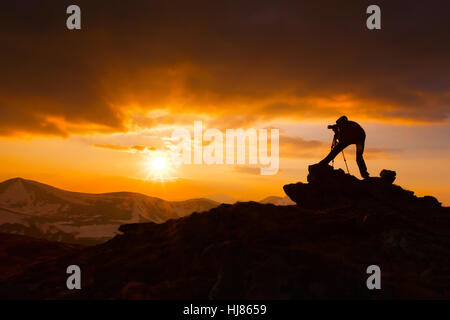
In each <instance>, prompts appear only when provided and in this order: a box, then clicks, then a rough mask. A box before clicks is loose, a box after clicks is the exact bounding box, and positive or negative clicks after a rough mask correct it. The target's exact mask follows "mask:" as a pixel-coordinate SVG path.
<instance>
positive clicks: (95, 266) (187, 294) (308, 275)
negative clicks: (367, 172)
mask: <svg viewBox="0 0 450 320" xmlns="http://www.w3.org/2000/svg"><path fill="white" fill-rule="evenodd" d="M319 178H320V179H319ZM308 180H309V181H310V182H309V183H307V184H304V183H299V184H295V185H291V186H285V190H288V194H289V195H290V197H291V198H294V199H295V200H296V201H297V203H298V205H291V206H276V205H272V204H260V203H256V202H245V203H236V204H234V205H225V204H223V205H220V206H219V207H217V208H213V209H211V210H210V211H208V212H203V213H193V214H191V215H190V216H186V217H183V218H179V219H174V220H169V221H167V222H165V223H162V224H156V223H138V224H128V225H123V226H121V227H120V231H121V232H122V234H120V235H117V236H116V237H114V238H113V239H112V240H110V241H108V242H106V243H104V244H100V245H97V246H93V247H87V248H84V249H82V250H80V251H76V252H71V253H69V254H68V255H66V256H62V257H60V258H59V259H58V260H57V261H55V260H53V261H48V262H45V261H44V262H42V263H39V264H37V265H33V266H31V267H29V268H27V269H26V270H25V271H24V272H22V273H21V274H20V275H14V276H11V277H9V278H8V279H6V280H3V281H0V297H2V298H14V297H20V298H57V299H58V298H70V299H71V298H77V299H79V298H83V299H93V298H95V299H99V298H102V299H225V298H227V299H323V298H336V299H342V298H357V299H360V298H370V299H372V298H373V299H380V298H384V299H399V298H402V299H404V298H415V299H429V298H446V299H449V298H450V289H449V288H450V286H449V284H450V208H448V207H441V206H440V204H439V203H438V202H437V200H436V199H434V198H432V197H428V198H427V197H425V198H417V197H415V196H414V194H413V193H412V192H410V191H407V190H404V189H402V188H401V187H399V186H396V185H392V184H391V181H389V179H384V178H373V179H369V180H366V181H361V180H358V179H356V178H354V177H352V176H349V175H346V174H344V173H343V172H342V171H338V170H332V169H329V170H328V169H326V170H322V169H321V170H315V169H312V170H311V171H310V177H309V179H308ZM321 181H323V182H321ZM331 181H334V182H335V183H337V184H339V185H341V189H336V188H331V187H332V186H331V185H330V183H331ZM345 190H349V191H352V190H353V191H352V192H351V193H346V191H345ZM355 190H359V195H358V194H354V192H355ZM302 192H303V193H305V195H302V194H301V193H302ZM313 195H315V197H316V201H317V202H314V199H315V198H314V197H313ZM327 195H328V196H327ZM302 199H303V200H302ZM305 199H306V200H305ZM317 199H318V200H317ZM327 199H329V200H330V201H328V200H327ZM331 200H332V201H331ZM302 201H303V202H305V203H306V206H303V205H302ZM314 203H315V205H314ZM74 263H77V264H79V265H80V267H81V269H82V271H83V281H82V287H83V289H82V290H80V291H68V290H67V289H66V288H65V281H66V275H65V273H64V270H65V268H66V267H67V266H68V265H70V264H74ZM372 264H376V265H378V266H380V268H381V274H382V284H381V285H382V289H381V290H373V291H371V290H368V289H367V287H366V279H367V277H368V275H367V274H366V268H367V267H368V266H369V265H372Z"/></svg>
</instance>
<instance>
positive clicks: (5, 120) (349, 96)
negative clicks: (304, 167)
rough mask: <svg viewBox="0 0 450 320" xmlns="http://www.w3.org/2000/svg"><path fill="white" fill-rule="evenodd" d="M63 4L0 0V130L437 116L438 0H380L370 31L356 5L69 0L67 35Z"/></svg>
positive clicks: (442, 64) (442, 84)
mask: <svg viewBox="0 0 450 320" xmlns="http://www.w3.org/2000/svg"><path fill="white" fill-rule="evenodd" d="M69 4H71V3H70V2H69V1H60V2H58V3H55V2H54V1H38V2H30V1H25V0H17V1H14V2H12V1H11V2H8V3H4V4H2V5H1V7H0V21H2V25H3V27H2V29H1V30H0V36H1V38H2V50H1V51H0V67H1V70H2V77H1V78H0V112H1V115H2V116H1V117H0V128H1V129H0V134H1V135H18V134H43V135H58V136H68V135H71V134H79V133H86V132H126V131H128V130H130V128H133V127H134V126H136V125H137V126H139V127H141V128H150V127H155V126H158V125H161V124H170V123H173V122H179V121H183V119H182V117H181V116H180V114H182V113H183V114H191V115H193V116H195V115H201V116H204V117H207V118H208V119H209V120H210V121H211V122H216V123H220V122H221V120H223V119H227V120H228V121H230V123H232V124H236V125H239V124H241V125H245V124H248V123H250V122H257V121H267V119H273V118H284V119H292V120H295V119H320V118H324V117H336V116H337V115H340V114H342V113H346V114H350V115H352V117H359V118H368V119H376V120H380V121H390V122H392V121H408V122H413V123H414V122H442V121H447V120H448V114H449V108H448V106H449V104H450V90H449V88H448V86H447V84H448V83H450V60H449V59H448V56H449V55H450V45H449V43H448V41H443V39H446V36H447V32H448V31H447V30H448V29H449V27H450V20H449V19H448V16H447V15H448V9H449V4H448V2H447V1H438V0H434V1H427V3H420V2H411V1H395V3H394V2H392V1H389V2H388V1H379V3H378V4H379V5H380V7H381V8H382V19H383V20H382V28H383V29H382V30H379V31H374V32H372V31H368V30H367V29H366V28H365V18H366V15H365V8H366V6H367V4H366V3H364V2H361V1H345V2H339V3H336V2H335V1H314V2H310V1H308V2H306V1H296V2H290V1H289V2H274V1H258V2H246V3H242V2H240V3H239V2H223V1H189V2H186V1H171V2H170V3H168V2H167V1H133V2H124V1H115V2H108V3H107V4H106V2H104V1H87V0H80V1H78V2H77V4H78V5H79V6H80V7H81V10H82V30H79V31H68V30H67V29H66V28H65V18H66V15H65V9H66V7H67V6H68V5H69ZM24 17H26V18H24ZM418 17H420V18H418ZM154 110H165V111H166V112H167V114H166V116H161V115H155V114H152V113H150V114H148V112H149V111H154ZM138 115H140V116H138Z"/></svg>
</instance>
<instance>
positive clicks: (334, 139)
mask: <svg viewBox="0 0 450 320" xmlns="http://www.w3.org/2000/svg"><path fill="white" fill-rule="evenodd" d="M337 143H338V139H337V138H336V135H334V137H333V142H332V143H331V150H333V149H334V147H335V146H336V144H337ZM341 152H342V157H343V158H344V162H345V167H346V168H347V173H348V174H350V170H348V165H347V159H345V154H344V150H342V151H341ZM331 166H332V167H333V168H334V159H333V160H332V161H331Z"/></svg>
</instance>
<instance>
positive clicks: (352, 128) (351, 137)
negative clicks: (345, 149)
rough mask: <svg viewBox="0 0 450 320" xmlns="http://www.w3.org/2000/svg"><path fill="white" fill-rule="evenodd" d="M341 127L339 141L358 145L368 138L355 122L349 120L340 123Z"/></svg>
mask: <svg viewBox="0 0 450 320" xmlns="http://www.w3.org/2000/svg"><path fill="white" fill-rule="evenodd" d="M338 127H339V139H340V140H341V141H343V142H344V141H345V142H349V143H356V142H360V141H362V140H364V139H365V138H366V133H365V132H364V129H363V128H362V127H361V126H360V125H359V124H358V123H356V122H355V121H350V120H347V121H345V122H342V123H338Z"/></svg>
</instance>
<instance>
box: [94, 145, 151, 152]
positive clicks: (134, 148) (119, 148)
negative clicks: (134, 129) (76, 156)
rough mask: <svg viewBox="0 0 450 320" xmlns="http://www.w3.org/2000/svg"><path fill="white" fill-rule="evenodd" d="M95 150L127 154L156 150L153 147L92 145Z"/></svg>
mask: <svg viewBox="0 0 450 320" xmlns="http://www.w3.org/2000/svg"><path fill="white" fill-rule="evenodd" d="M93 146H94V147H95V148H100V149H109V150H116V151H128V152H137V151H139V152H141V151H147V150H149V151H154V150H156V148H155V147H148V146H139V145H134V146H123V145H117V144H94V145H93Z"/></svg>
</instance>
